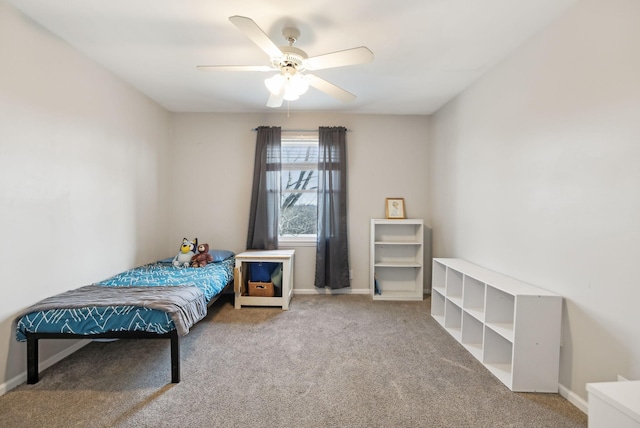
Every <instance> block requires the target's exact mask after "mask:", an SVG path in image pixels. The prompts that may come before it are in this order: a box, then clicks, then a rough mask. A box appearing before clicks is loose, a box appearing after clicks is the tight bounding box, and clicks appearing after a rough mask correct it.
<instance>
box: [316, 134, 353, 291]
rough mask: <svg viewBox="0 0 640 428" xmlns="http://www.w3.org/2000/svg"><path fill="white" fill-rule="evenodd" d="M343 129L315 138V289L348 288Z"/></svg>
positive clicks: (345, 173)
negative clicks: (316, 139)
mask: <svg viewBox="0 0 640 428" xmlns="http://www.w3.org/2000/svg"><path fill="white" fill-rule="evenodd" d="M346 133H347V130H346V128H344V127H320V129H319V134H318V245H317V253H316V277H315V286H316V287H319V288H324V287H329V288H332V289H336V288H344V287H350V286H351V284H350V283H349V245H348V240H347V157H346V155H347V150H346V144H345V143H346V141H345V140H346Z"/></svg>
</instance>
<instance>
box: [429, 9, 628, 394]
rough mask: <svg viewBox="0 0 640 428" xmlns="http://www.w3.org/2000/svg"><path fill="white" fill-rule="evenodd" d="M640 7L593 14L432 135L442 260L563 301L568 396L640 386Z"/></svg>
mask: <svg viewBox="0 0 640 428" xmlns="http://www.w3.org/2000/svg"><path fill="white" fill-rule="evenodd" d="M638 18H640V1H637V0H606V1H605V0H583V1H581V2H579V3H578V4H577V5H576V6H575V7H573V8H572V9H570V10H569V11H568V12H567V14H566V15H564V16H563V17H562V18H561V19H559V20H558V21H556V22H555V23H554V24H553V25H552V26H551V27H550V28H548V29H547V30H546V31H544V32H543V33H542V34H540V35H539V36H537V37H535V38H534V39H533V40H531V41H530V42H529V43H527V44H526V45H525V46H523V47H522V48H521V49H520V50H518V52H517V53H516V54H514V55H512V56H511V57H510V58H508V59H507V60H506V61H504V62H503V63H502V64H500V65H499V66H498V67H496V68H495V69H494V70H492V71H491V72H489V73H488V74H487V75H486V76H485V77H484V78H483V79H482V80H481V81H480V82H478V83H477V84H475V85H473V86H472V87H471V88H469V89H468V90H466V91H465V92H464V93H463V94H462V95H461V96H459V97H458V98H457V99H455V100H454V101H453V102H451V103H449V104H448V105H447V106H445V107H444V108H443V109H442V110H440V111H439V112H438V113H437V114H436V115H435V116H434V117H433V118H432V121H431V127H430V129H431V131H432V133H431V144H430V150H431V151H430V160H431V171H432V175H431V180H432V181H431V187H430V190H431V195H432V198H431V206H432V212H431V213H432V226H433V230H434V233H433V234H434V255H435V256H436V257H438V256H439V257H460V258H464V259H467V260H470V261H472V262H475V263H477V264H479V265H483V266H486V267H488V268H492V269H494V270H497V271H499V272H502V273H505V274H507V275H511V276H513V277H516V278H518V279H522V280H525V281H528V282H530V283H533V284H535V285H538V286H540V287H543V288H546V289H549V290H552V291H555V292H557V293H559V294H561V295H563V296H564V297H565V304H564V317H563V326H562V332H563V340H564V344H563V347H562V350H561V373H560V383H561V384H562V385H563V386H564V387H566V388H568V390H569V395H572V394H575V395H576V396H577V397H576V398H578V401H580V400H579V398H582V399H585V398H586V391H585V384H586V383H587V382H595V381H611V380H615V379H616V375H618V374H620V375H623V376H624V377H627V378H629V379H640V341H638V337H639V334H640V330H639V328H640V312H638V310H637V307H638V302H640V279H639V278H640V277H639V276H638V274H637V272H636V266H637V265H638V260H640V216H639V215H640V187H639V186H640V168H639V167H638V159H640V120H639V118H640V49H639V46H640V25H638Z"/></svg>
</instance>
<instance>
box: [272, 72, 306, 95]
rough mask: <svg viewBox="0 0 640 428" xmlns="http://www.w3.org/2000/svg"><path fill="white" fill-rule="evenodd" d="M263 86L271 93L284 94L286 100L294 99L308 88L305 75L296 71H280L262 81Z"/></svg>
mask: <svg viewBox="0 0 640 428" xmlns="http://www.w3.org/2000/svg"><path fill="white" fill-rule="evenodd" d="M264 84H265V86H266V87H267V89H269V92H271V93H272V94H273V95H280V94H284V95H283V98H284V99H285V100H287V101H295V100H297V99H299V98H300V95H302V94H304V93H305V92H307V90H308V89H309V81H308V80H307V78H306V77H304V76H302V75H301V74H298V73H295V72H294V73H290V72H286V73H280V74H276V75H274V76H272V77H269V78H268V79H265V81H264Z"/></svg>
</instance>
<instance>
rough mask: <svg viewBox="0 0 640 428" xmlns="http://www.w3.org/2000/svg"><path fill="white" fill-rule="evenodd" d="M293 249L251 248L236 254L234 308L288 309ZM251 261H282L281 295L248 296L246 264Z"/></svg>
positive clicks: (291, 290) (291, 286) (291, 291)
mask: <svg viewBox="0 0 640 428" xmlns="http://www.w3.org/2000/svg"><path fill="white" fill-rule="evenodd" d="M294 255H295V250H252V251H245V252H243V253H240V254H236V268H235V274H234V276H235V278H234V289H235V308H236V309H240V308H241V307H242V306H280V307H282V309H283V310H288V309H289V302H290V301H291V296H292V295H293V260H294ZM252 262H263V263H264V262H274V263H282V296H277V297H259V296H248V295H247V294H246V292H245V290H246V289H247V278H248V265H247V263H252Z"/></svg>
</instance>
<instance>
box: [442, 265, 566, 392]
mask: <svg viewBox="0 0 640 428" xmlns="http://www.w3.org/2000/svg"><path fill="white" fill-rule="evenodd" d="M432 273H433V276H432V280H433V281H432V287H431V316H432V317H433V318H434V319H435V320H436V321H437V322H438V323H439V324H440V325H441V326H442V327H444V329H445V330H446V331H447V332H449V334H451V335H452V336H453V337H454V338H455V339H456V340H457V341H458V342H460V344H462V346H463V347H464V348H466V349H467V350H468V351H469V352H470V353H471V354H472V355H473V356H474V357H475V358H476V359H478V360H479V361H480V362H481V363H483V364H484V366H485V367H486V368H487V369H489V371H490V372H491V373H493V375H494V376H496V377H497V378H498V379H499V380H500V381H501V382H502V383H504V384H505V385H506V386H507V387H508V388H509V389H511V390H512V391H517V392H558V371H559V363H560V327H561V324H560V323H561V317H562V297H561V296H559V295H557V294H554V293H551V292H549V291H546V290H543V289H541V288H538V287H535V286H533V285H530V284H526V283H524V282H521V281H518V280H516V279H513V278H510V277H507V276H505V275H501V274H499V273H497V272H494V271H491V270H489V269H485V268H483V267H480V266H477V265H474V264H472V263H469V262H467V261H465V260H461V259H433V272H432Z"/></svg>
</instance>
